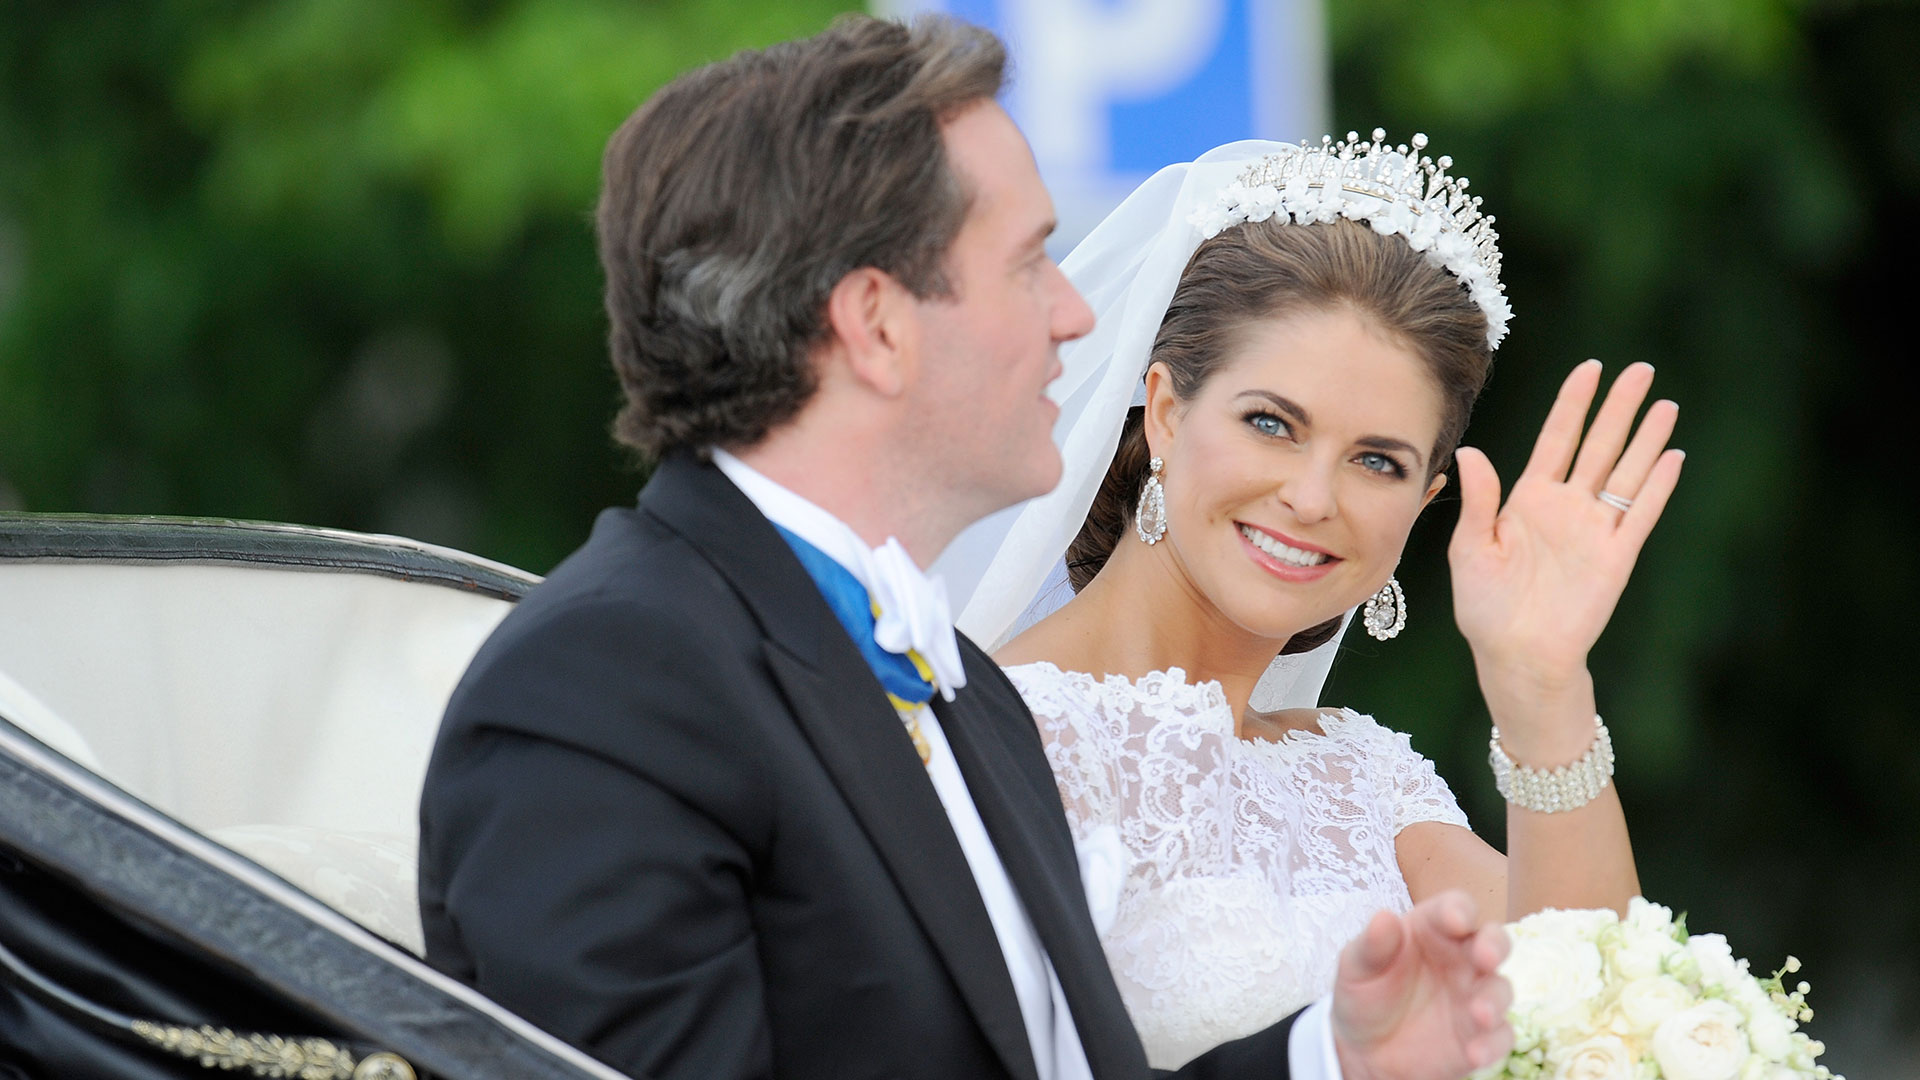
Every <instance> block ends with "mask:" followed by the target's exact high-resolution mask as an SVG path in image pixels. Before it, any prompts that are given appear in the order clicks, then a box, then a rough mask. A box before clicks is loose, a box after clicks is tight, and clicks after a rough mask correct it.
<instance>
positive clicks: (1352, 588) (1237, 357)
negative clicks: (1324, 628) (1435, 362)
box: [1138, 307, 1445, 639]
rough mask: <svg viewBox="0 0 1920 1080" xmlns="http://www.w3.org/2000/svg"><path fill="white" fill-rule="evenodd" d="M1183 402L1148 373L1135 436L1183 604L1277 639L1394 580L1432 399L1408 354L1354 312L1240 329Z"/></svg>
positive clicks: (1436, 414) (1422, 367) (1424, 492)
mask: <svg viewBox="0 0 1920 1080" xmlns="http://www.w3.org/2000/svg"><path fill="white" fill-rule="evenodd" d="M1235 337H1236V338H1237V341H1236V342H1235V343H1234V345H1233V346H1232V347H1231V349H1230V350H1229V352H1228V354H1227V355H1226V356H1225V357H1223V361H1224V362H1223V363H1221V364H1220V365H1219V366H1218V367H1217V368H1216V369H1215V370H1214V372H1213V374H1212V375H1211V376H1210V377H1209V378H1207V380H1206V381H1205V382H1204V383H1202V384H1201V385H1200V386H1199V387H1198V388H1197V392H1196V393H1194V394H1193V395H1192V397H1191V398H1190V399H1189V400H1187V401H1185V402H1182V401H1181V400H1179V395H1178V394H1176V393H1175V392H1174V388H1173V386H1172V379H1171V376H1170V375H1169V374H1168V372H1167V370H1166V369H1165V368H1164V367H1161V366H1159V365H1156V367H1155V369H1154V370H1152V371H1150V372H1149V374H1148V376H1147V399H1148V400H1147V408H1146V417H1145V423H1146V435H1147V442H1148V445H1149V446H1150V447H1151V448H1152V451H1153V453H1154V454H1155V455H1156V456H1158V457H1160V458H1161V459H1162V461H1163V463H1164V466H1163V468H1164V485H1165V491H1166V518H1167V536H1166V542H1165V543H1163V544H1159V545H1155V546H1154V548H1153V549H1146V550H1141V551H1139V552H1138V554H1139V555H1141V556H1146V557H1150V558H1157V559H1163V560H1167V561H1168V562H1169V564H1170V567H1171V568H1172V569H1174V570H1175V572H1176V577H1179V578H1185V579H1186V582H1187V584H1188V585H1189V589H1188V590H1187V591H1188V592H1189V595H1191V596H1193V598H1194V599H1197V600H1200V601H1201V602H1202V603H1204V604H1205V605H1207V606H1209V607H1212V608H1214V609H1217V610H1218V611H1219V612H1220V613H1221V614H1222V615H1224V616H1225V617H1226V618H1227V620H1228V621H1229V622H1231V623H1233V624H1236V625H1238V626H1239V627H1240V628H1241V629H1242V630H1243V631H1246V632H1250V633H1252V634H1254V635H1257V636H1259V637H1261V638H1277V639H1284V638H1287V637H1289V636H1291V635H1293V634H1295V633H1297V632H1299V631H1301V630H1303V629H1305V628H1307V627H1310V626H1314V625H1316V624H1318V623H1321V622H1324V621H1325V620H1327V619H1329V618H1332V617H1334V616H1336V615H1338V614H1340V613H1341V612H1343V611H1346V610H1348V609H1350V608H1352V607H1354V606H1355V605H1357V604H1359V603H1360V602H1361V601H1362V600H1364V599H1366V597H1368V596H1369V595H1371V594H1372V593H1374V592H1375V591H1376V590H1378V589H1379V588H1380V586H1381V585H1382V584H1383V583H1384V582H1385V581H1386V580H1387V578H1388V576H1389V575H1391V574H1392V573H1393V569H1394V566H1395V564H1397V563H1398V562H1399V559H1400V552H1401V550H1402V549H1403V548H1404V547H1405V545H1406V539H1407V534H1408V532H1409V531H1410V530H1411V529H1412V527H1413V522H1414V519H1415V518H1416V517H1417V516H1418V515H1419V513H1420V510H1421V508H1423V507H1424V506H1426V504H1427V502H1428V501H1429V500H1430V499H1432V497H1433V495H1434V494H1435V493H1437V492H1438V491H1439V490H1440V487H1441V486H1442V485H1443V484H1444V482H1445V478H1444V477H1443V476H1440V475H1432V476H1429V475H1428V473H1429V469H1430V466H1429V462H1430V459H1431V455H1432V453H1433V447H1434V444H1435V442H1436V441H1437V440H1438V439H1439V437H1440V426H1441V413H1442V409H1443V403H1442V400H1441V396H1440V391H1439V388H1438V387H1437V386H1436V385H1435V383H1434V379H1433V376H1432V375H1431V374H1430V373H1429V371H1428V366H1427V364H1426V363H1425V362H1423V361H1422V359H1421V358H1420V356H1419V355H1418V354H1417V353H1416V352H1415V351H1414V349H1413V347H1412V346H1411V345H1410V344H1409V343H1406V342H1404V341H1401V340H1397V339H1396V337H1395V336H1393V335H1390V334H1388V333H1387V332H1386V331H1384V330H1382V329H1380V328H1379V327H1378V326H1377V325H1376V324H1375V323H1373V322H1372V321H1370V320H1369V319H1367V318H1365V317H1363V316H1361V315H1360V314H1358V313H1356V312H1355V311H1354V310H1352V309H1351V308H1347V307H1336V308H1332V309H1309V310H1302V311H1296V312H1293V313H1290V314H1286V315H1281V316H1276V317H1268V318H1263V319H1258V320H1255V321H1252V322H1250V323H1249V324H1247V325H1246V326H1245V327H1244V328H1243V329H1242V330H1241V332H1240V333H1239V334H1237V335H1235Z"/></svg>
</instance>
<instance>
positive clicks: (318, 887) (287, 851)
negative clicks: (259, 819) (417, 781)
mask: <svg viewBox="0 0 1920 1080" xmlns="http://www.w3.org/2000/svg"><path fill="white" fill-rule="evenodd" d="M207 835H208V836H210V837H212V838H213V839H214V840H215V841H216V842H218V843H220V844H223V845H225V846H226V847H229V848H232V849H233V850H235V851H237V852H239V853H240V854H242V855H245V856H246V857H247V858H249V859H252V860H253V861H254V862H257V863H259V864H260V865H261V866H264V867H266V868H267V869H269V870H271V871H273V872H274V873H276V874H278V875H280V876H281V877H283V878H285V879H286V880H287V882H288V883H289V884H291V885H293V886H294V887H295V888H297V889H300V890H301V891H303V892H306V893H307V894H309V895H311V896H314V897H317V898H318V899H319V900H321V901H322V902H323V903H325V904H326V905H327V906H328V907H331V908H333V909H334V910H335V911H338V912H340V913H341V914H343V915H345V916H347V917H348V918H350V919H352V920H353V921H355V922H357V923H359V924H360V925H361V926H364V927H366V928H367V929H369V930H371V931H373V932H374V933H376V934H379V935H380V936H381V937H383V938H386V939H387V940H388V941H391V942H393V943H394V944H396V945H399V946H401V947H402V948H405V949H407V950H408V951H410V952H412V953H413V954H414V955H415V956H424V955H426V937H425V935H424V933H423V932H422V931H421V928H420V908H419V905H418V903H416V901H415V899H414V897H415V895H416V891H415V887H416V882H417V880H418V869H417V864H416V861H415V858H416V856H415V851H414V840H413V838H412V837H410V836H404V835H401V834H398V833H377V832H347V831H342V830H337V829H322V828H315V827H312V826H306V825H229V826H226V827H224V828H219V829H213V830H211V831H209V832H208V834H207Z"/></svg>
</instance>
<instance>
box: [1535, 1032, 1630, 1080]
mask: <svg viewBox="0 0 1920 1080" xmlns="http://www.w3.org/2000/svg"><path fill="white" fill-rule="evenodd" d="M1633 1066H1634V1060H1633V1051H1632V1050H1629V1049H1628V1048H1627V1044H1626V1043H1625V1042H1622V1041H1621V1040H1620V1039H1619V1038H1617V1037H1615V1036H1612V1035H1595V1036H1594V1037H1593V1038H1591V1039H1588V1040H1587V1041H1585V1042H1583V1043H1580V1044H1578V1045H1576V1046H1573V1047H1571V1048H1570V1049H1568V1050H1567V1051H1565V1056H1562V1057H1560V1058H1559V1063H1558V1064H1557V1065H1556V1067H1555V1068H1554V1070H1553V1080H1633V1077H1634V1067H1633Z"/></svg>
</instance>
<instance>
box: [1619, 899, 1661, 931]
mask: <svg viewBox="0 0 1920 1080" xmlns="http://www.w3.org/2000/svg"><path fill="white" fill-rule="evenodd" d="M1620 921H1621V922H1622V923H1623V924H1624V925H1626V926H1627V927H1628V928H1630V929H1632V930H1637V931H1641V932H1643V933H1650V934H1660V935H1662V936H1664V937H1667V938H1671V937H1673V909H1672V908H1670V907H1667V906H1666V905H1665V904H1656V903H1654V902H1653V901H1651V900H1649V899H1647V898H1646V897H1644V896H1636V897H1634V898H1633V899H1631V900H1629V901H1627V917H1626V918H1624V919H1622V920H1620Z"/></svg>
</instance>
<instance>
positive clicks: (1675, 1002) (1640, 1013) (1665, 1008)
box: [1615, 975, 1694, 1036]
mask: <svg viewBox="0 0 1920 1080" xmlns="http://www.w3.org/2000/svg"><path fill="white" fill-rule="evenodd" d="M1615 1004H1616V1005H1617V1006H1618V1007H1619V1009H1620V1016H1621V1018H1622V1019H1624V1020H1625V1021H1626V1022H1627V1030H1628V1031H1629V1032H1631V1033H1632V1034H1635V1035H1642V1036H1644V1035H1648V1034H1650V1033H1652V1032H1653V1030H1654V1029H1655V1028H1658V1027H1659V1026H1660V1025H1661V1024H1663V1023H1665V1022H1666V1020H1667V1018H1668V1017H1670V1016H1674V1015H1676V1014H1678V1013H1682V1012H1685V1011H1686V1010H1688V1009H1690V1008H1692V1007H1693V1004H1694V1002H1693V994H1692V993H1691V992H1690V991H1688V990H1687V988H1686V987H1685V986H1682V985H1680V982H1679V981H1678V980H1677V979H1669V978H1667V977H1666V976H1665V975H1650V976H1646V977H1644V978H1639V979H1635V980H1633V981H1632V982H1630V983H1628V984H1627V985H1625V986H1623V987H1621V988H1620V996H1619V998H1618V999H1616V1001H1615Z"/></svg>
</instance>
